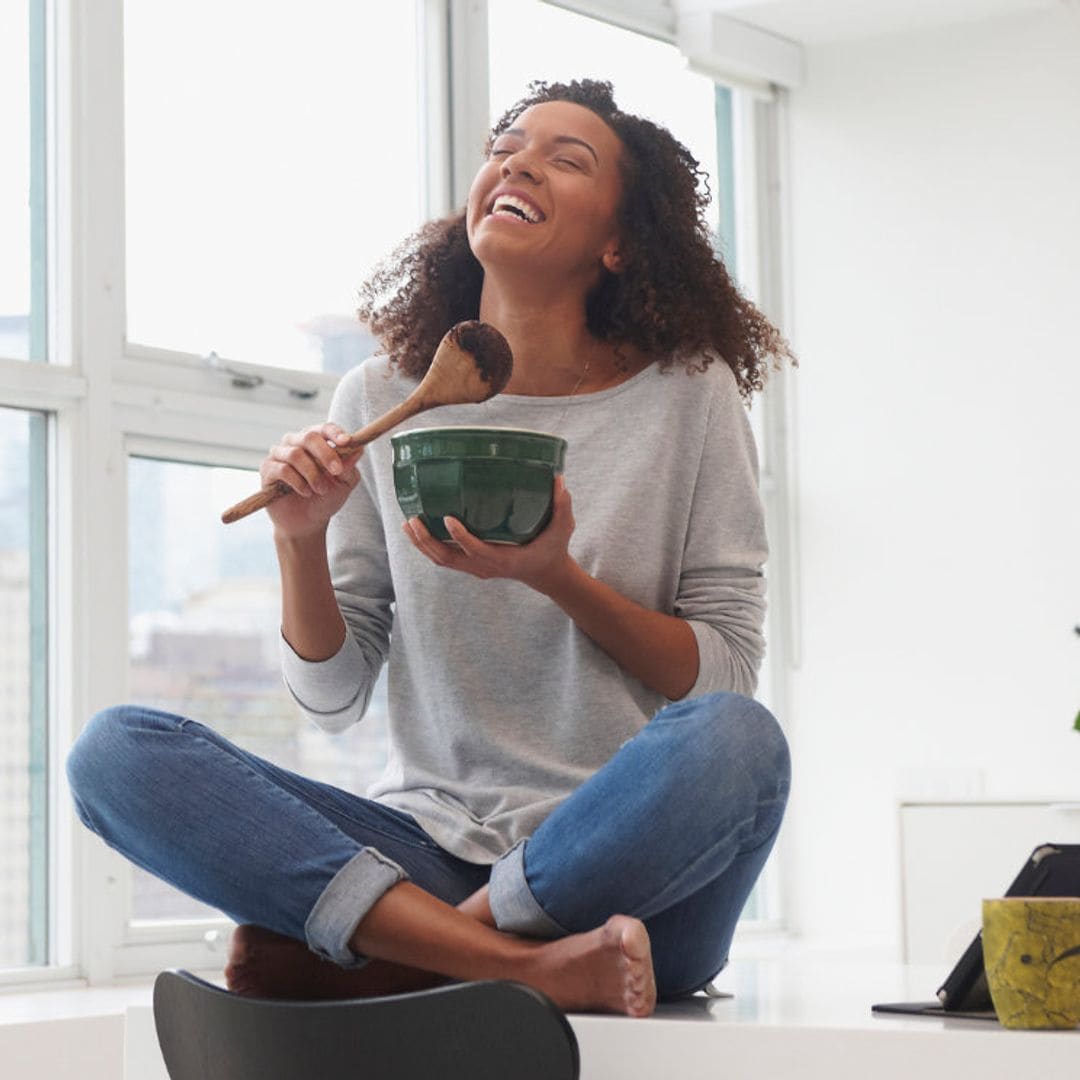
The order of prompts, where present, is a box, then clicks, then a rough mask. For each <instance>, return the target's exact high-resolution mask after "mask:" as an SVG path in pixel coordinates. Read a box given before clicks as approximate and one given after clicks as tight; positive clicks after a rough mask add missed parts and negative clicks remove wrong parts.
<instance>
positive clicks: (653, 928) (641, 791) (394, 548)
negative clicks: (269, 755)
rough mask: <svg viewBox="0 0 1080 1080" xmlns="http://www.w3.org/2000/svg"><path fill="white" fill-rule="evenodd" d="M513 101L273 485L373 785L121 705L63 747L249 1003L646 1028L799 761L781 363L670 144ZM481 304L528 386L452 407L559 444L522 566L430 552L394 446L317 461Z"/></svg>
mask: <svg viewBox="0 0 1080 1080" xmlns="http://www.w3.org/2000/svg"><path fill="white" fill-rule="evenodd" d="M529 91H530V93H529V95H528V96H527V97H526V98H525V99H524V100H523V101H521V102H519V103H518V104H517V105H516V106H514V107H513V108H512V109H510V110H509V111H508V112H507V113H506V115H505V116H504V117H503V118H502V119H501V120H500V121H499V123H498V124H496V125H495V128H494V130H493V131H492V133H491V136H490V139H489V142H488V146H487V150H486V155H485V160H484V162H483V164H482V165H481V167H480V170H479V172H478V173H477V175H476V178H475V180H474V181H473V185H472V188H471V190H470V193H469V199H468V205H467V207H466V208H465V210H464V212H463V213H459V214H456V215H454V216H452V217H449V218H447V219H444V220H440V221H435V222H432V223H429V224H428V225H427V226H425V227H424V228H423V229H421V230H420V232H419V233H418V234H417V235H416V236H414V237H412V238H410V239H409V240H408V241H407V242H406V243H405V244H404V245H403V246H402V247H401V248H400V249H399V250H398V251H397V252H396V253H395V255H394V256H393V258H392V259H391V260H389V261H388V262H387V263H386V264H385V265H384V266H383V267H382V268H381V269H380V270H379V271H378V272H377V273H376V274H375V276H374V277H373V278H372V280H371V281H370V282H368V283H367V285H366V286H365V289H364V294H363V306H362V308H361V315H362V317H364V318H365V319H366V320H367V321H368V323H369V324H370V326H371V328H372V329H373V331H374V332H375V333H376V334H377V335H378V336H379V339H380V341H381V344H382V350H381V352H380V354H378V355H376V356H375V357H373V358H372V359H370V360H369V361H367V362H366V363H365V364H363V365H361V367H360V368H358V369H357V370H355V371H353V372H351V373H350V374H349V375H347V376H346V377H345V378H344V379H342V381H341V384H340V386H339V388H338V391H337V393H336V396H335V398H334V403H333V406H332V408H331V414H330V420H329V421H328V422H327V423H325V424H322V425H319V426H317V427H315V428H311V429H308V430H306V431H302V432H297V433H294V434H290V435H287V436H285V437H284V438H283V439H282V441H281V443H280V445H278V446H276V447H275V448H274V449H273V450H272V451H271V453H270V455H269V456H268V458H267V459H266V461H265V462H264V464H263V468H262V479H263V483H264V484H269V483H272V482H274V481H277V480H284V481H285V482H286V483H287V484H289V486H290V487H292V488H293V489H294V491H295V492H296V493H297V496H298V497H294V498H289V499H282V500H279V501H278V502H276V503H275V504H273V506H272V508H271V509H270V511H269V513H270V515H271V517H272V519H273V523H274V539H275V543H276V546H277V552H278V558H279V562H280V566H281V578H282V594H283V611H282V623H281V631H282V653H283V666H284V675H285V681H286V683H287V685H288V687H289V689H290V691H291V693H292V694H293V696H294V697H295V698H296V700H297V702H298V703H299V705H300V706H301V708H302V709H303V710H304V711H305V712H306V713H307V715H308V716H310V717H311V719H312V720H314V721H315V723H317V724H318V725H319V726H320V727H322V728H324V729H326V730H327V731H330V732H338V731H341V730H343V729H344V728H346V727H348V726H349V725H351V724H354V723H356V722H357V721H359V720H361V719H362V717H363V715H364V712H365V710H366V707H367V704H368V700H369V698H370V695H371V689H372V686H373V685H374V683H375V680H376V678H377V676H378V674H379V672H380V670H381V668H382V666H383V664H384V663H388V664H389V738H390V751H389V762H388V765H387V767H386V770H385V772H384V774H383V776H382V777H381V779H380V780H379V781H378V782H377V783H376V784H375V786H374V787H373V789H372V790H371V791H370V792H369V797H368V798H361V797H359V796H356V795H352V794H349V793H346V792H344V791H341V790H338V789H335V788H332V787H330V786H328V785H325V784H322V783H318V782H316V781H313V780H311V779H308V778H306V777H303V776H298V775H296V774H294V773H290V772H287V771H286V770H284V769H281V768H279V767H277V766H275V765H273V764H271V763H269V762H267V761H264V760H262V759H259V758H257V757H255V756H254V755H252V754H249V753H247V752H245V751H243V750H240V749H239V748H237V747H235V746H233V745H232V744H231V743H229V742H227V741H226V740H225V739H223V738H222V737H221V736H219V735H217V734H216V733H215V732H213V731H211V730H208V729H207V728H205V727H203V726H202V725H200V724H197V723H195V722H193V721H191V720H187V719H184V718H182V717H176V716H171V715H167V714H164V713H159V712H155V711H152V710H148V709H143V708H139V707H135V706H125V707H120V708H115V709H110V710H106V711H105V712H104V713H101V714H99V715H98V716H96V717H95V718H94V719H93V720H92V721H91V722H90V723H89V725H88V726H87V728H86V730H85V731H84V733H83V734H82V736H81V737H80V739H79V741H78V743H77V744H76V746H75V748H74V749H73V751H72V754H71V757H70V759H69V766H68V772H69V776H70V779H71V785H72V791H73V793H74V796H75V800H76V804H77V808H78V811H79V814H80V816H81V818H82V820H83V821H84V822H85V823H86V824H87V825H88V826H89V827H90V828H91V829H93V830H94V831H95V832H97V833H99V834H100V835H101V836H102V837H103V838H104V839H105V840H106V842H108V843H109V844H110V845H112V846H114V847H115V848H117V849H118V850H120V851H121V852H123V853H124V854H125V855H126V856H127V857H128V858H130V859H131V860H132V861H134V862H136V863H138V864H139V865H141V866H143V867H145V868H147V869H148V870H150V871H151V872H153V873H155V874H157V875H158V876H160V877H162V878H164V879H166V880H167V881H169V882H171V883H172V884H173V885H175V886H176V887H178V888H180V889H183V890H184V891H186V892H188V893H190V894H191V895H193V896H195V897H197V898H199V899H200V900H203V901H205V902H207V903H210V904H213V905H214V906H216V907H218V908H219V909H221V910H222V911H224V912H225V913H226V914H228V915H229V916H230V917H232V918H234V919H235V920H236V921H237V922H239V923H241V924H242V925H241V926H240V928H239V929H238V930H237V932H236V934H235V935H234V939H233V946H232V954H231V957H230V962H229V965H228V967H227V969H226V977H227V981H228V983H229V985H230V987H231V988H232V989H234V990H236V991H237V992H240V993H247V994H258V995H263V996H276V997H314V998H317V997H341V996H349V995H360V994H367V993H385V992H388V991H399V990H404V989H409V988H414V987H415V988H419V987H421V986H428V985H433V984H435V983H437V982H439V981H445V980H448V979H464V980H468V979H484V978H508V979H515V980H518V981H521V982H525V983H528V984H530V985H532V986H535V987H537V988H538V989H540V990H542V991H545V992H546V993H547V994H548V995H550V997H552V998H553V999H554V1000H555V1002H556V1003H557V1004H559V1005H560V1006H562V1007H563V1008H565V1009H578V1010H602V1011H615V1012H622V1013H627V1014H629V1015H631V1016H646V1015H648V1014H649V1013H650V1012H651V1011H652V1010H653V1008H654V1005H655V1002H656V1000H657V997H658V996H659V997H660V998H673V997H678V996H681V995H685V994H689V993H693V992H694V991H696V990H699V989H701V988H702V987H704V986H706V985H707V984H708V983H709V981H710V980H711V979H712V978H713V976H714V975H716V973H717V972H718V971H720V969H721V968H723V966H724V964H725V963H726V961H727V955H728V948H729V945H730V943H731V939H732V935H733V932H734V928H735V923H736V921H737V919H738V917H739V913H740V911H741V910H742V908H743V905H744V903H745V901H746V898H747V896H748V895H749V893H750V890H751V888H752V886H753V884H754V881H755V880H756V879H757V877H758V874H759V873H760V871H761V869H762V866H763V865H764V863H765V860H766V858H767V857H768V855H769V852H770V850H771V848H772V845H773V842H774V840H775V837H776V833H777V830H778V828H779V826H780V821H781V818H782V816H783V812H784V807H785V803H786V799H787V792H788V784H789V760H788V752H787V746H786V743H785V740H784V737H783V735H782V734H781V731H780V728H779V726H778V725H777V723H776V721H775V720H774V719H773V717H772V716H771V715H770V714H769V713H768V712H767V711H766V709H764V708H763V707H762V706H761V705H759V704H757V703H756V702H755V701H754V700H753V698H752V695H753V693H754V690H755V686H756V682H757V670H758V667H759V664H760V661H761V656H762V653H763V649H764V642H763V639H762V623H763V617H764V607H765V601H764V592H765V583H764V578H763V575H762V566H763V563H764V561H765V558H766V541H765V533H764V527H763V516H762V509H761V504H760V500H759V498H758V493H757V460H756V456H755V450H754V445H753V440H752V437H751V434H750V431H749V425H748V423H747V419H746V415H745V410H744V401H745V400H747V399H749V397H750V395H751V394H752V393H753V392H755V391H757V390H760V389H761V387H762V384H763V380H764V376H765V374H766V370H767V367H768V362H769V359H770V358H773V359H775V360H777V361H779V360H780V359H783V358H785V357H789V356H790V354H789V352H788V348H787V345H786V343H785V342H784V341H783V339H782V338H781V337H780V335H779V334H778V332H777V331H776V330H775V328H774V327H772V326H771V325H770V324H769V323H768V321H767V320H766V319H765V318H764V317H763V316H762V315H761V313H760V312H758V311H757V310H756V309H755V308H754V307H753V306H752V305H751V304H750V303H749V302H748V301H747V300H746V299H744V298H743V297H742V296H740V294H739V293H738V292H737V290H736V289H735V287H734V286H733V284H732V282H731V280H730V278H729V276H728V274H727V272H726V270H725V268H724V267H723V265H722V264H721V262H720V261H719V260H718V259H717V258H716V256H715V254H714V251H713V248H712V245H711V243H710V237H709V233H708V229H707V227H706V225H705V223H704V217H703V210H704V207H705V205H706V202H707V198H708V195H707V191H700V190H699V188H698V182H699V180H700V179H701V177H702V174H701V170H700V169H699V167H698V164H697V162H696V161H695V160H694V158H693V157H692V156H691V155H690V153H689V152H688V151H687V150H686V149H685V147H683V146H682V145H681V144H680V143H678V142H677V141H676V140H675V139H674V138H673V137H672V136H671V135H670V133H669V132H668V131H666V130H665V129H664V128H661V127H659V126H657V125H655V124H653V123H651V122H650V121H648V120H644V119H641V118H639V117H635V116H633V115H630V114H627V113H624V112H621V111H620V110H619V109H618V108H617V107H616V105H615V103H614V101H613V99H612V96H611V86H610V84H608V83H600V82H595V81H592V80H584V81H581V82H573V83H570V84H553V85H548V84H545V83H533V84H531V85H530V87H529ZM466 319H481V320H483V321H484V322H487V323H490V324H492V325H493V326H495V327H497V328H498V329H499V330H500V331H501V332H502V333H503V335H504V336H505V337H506V339H507V340H508V342H509V343H510V346H511V349H512V350H513V355H514V367H513V375H512V378H511V381H510V384H509V385H508V386H507V388H506V391H505V393H503V394H502V395H501V396H499V397H496V398H493V399H491V400H490V401H489V402H487V403H486V404H485V405H484V406H482V407H481V412H478V411H477V407H476V406H452V407H449V408H447V409H445V410H443V412H442V415H441V416H440V418H439V422H440V423H441V424H445V425H452V424H475V423H477V422H481V423H484V424H493V425H499V426H506V427H519V428H534V429H541V430H548V431H553V432H554V433H556V434H558V435H561V436H563V437H564V438H565V439H567V441H568V443H569V452H568V457H567V466H566V473H565V481H564V480H562V479H560V480H559V481H558V482H557V484H556V493H555V503H554V514H553V518H552V520H551V523H550V524H549V525H548V527H547V528H546V529H545V530H544V531H543V532H542V533H541V534H540V535H539V536H538V537H537V538H536V539H535V540H533V541H532V542H531V543H529V544H527V545H524V546H522V547H506V546H495V545H489V544H485V543H483V542H481V541H479V540H477V539H476V538H474V537H473V536H472V535H471V534H469V533H468V532H467V531H466V530H465V529H464V527H463V526H461V525H460V523H458V522H456V521H453V520H449V521H448V528H449V531H450V534H451V536H452V538H453V539H454V541H456V544H455V545H451V544H446V543H442V542H440V541H438V540H436V539H434V538H433V537H432V536H431V535H430V534H429V533H428V532H427V530H425V528H424V526H423V525H422V524H421V523H420V521H419V520H411V521H405V522H402V519H401V514H400V511H399V510H398V508H397V503H396V499H395V495H394V486H393V479H392V473H391V450H390V447H389V446H388V445H387V443H386V442H378V443H376V444H374V445H372V446H371V447H369V448H368V450H367V452H366V453H365V454H364V455H363V456H362V458H361V459H360V462H359V465H358V466H353V467H349V468H346V469H342V466H341V464H340V462H339V458H338V455H337V454H336V453H335V452H334V451H333V449H332V446H331V443H332V442H333V443H337V444H339V445H341V444H345V445H347V439H348V436H347V434H346V432H348V431H350V430H355V429H357V428H359V427H361V426H363V425H364V424H365V423H366V422H367V421H369V420H370V419H372V418H374V417H375V416H378V415H380V414H382V413H383V412H384V411H385V410H387V409H388V408H390V407H391V406H392V405H395V404H397V403H398V402H399V401H401V400H402V399H403V398H405V397H406V396H407V395H408V393H409V391H410V390H411V389H412V388H413V387H414V386H415V385H416V382H417V380H418V379H420V378H421V377H422V376H423V374H424V372H425V371H426V369H427V366H428V365H429V364H430V362H431V357H432V356H433V355H434V352H435V347H436V345H437V344H438V342H439V340H440V339H441V338H442V336H443V334H444V333H445V332H446V331H447V330H448V329H449V328H450V327H451V326H452V325H454V324H455V323H457V322H459V321H463V320H466ZM481 413H482V415H481ZM406 426H410V425H406ZM411 426H422V424H420V423H419V422H414V423H413V424H412V425H411ZM571 492H572V493H573V504H571Z"/></svg>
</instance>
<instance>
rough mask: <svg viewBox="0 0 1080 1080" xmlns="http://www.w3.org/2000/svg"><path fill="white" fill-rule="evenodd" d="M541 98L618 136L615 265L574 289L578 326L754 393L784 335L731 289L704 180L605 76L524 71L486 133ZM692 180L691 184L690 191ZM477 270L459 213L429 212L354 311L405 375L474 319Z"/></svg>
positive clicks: (782, 348) (786, 351) (415, 372)
mask: <svg viewBox="0 0 1080 1080" xmlns="http://www.w3.org/2000/svg"><path fill="white" fill-rule="evenodd" d="M548 101H567V102H572V103H574V104H577V105H583V106H584V107H585V108H587V109H590V110H591V111H592V112H594V113H596V115H597V116H599V117H600V118H601V119H602V120H603V121H604V122H605V123H606V124H607V125H608V126H609V127H610V128H611V129H612V130H613V131H614V132H615V134H616V135H617V136H618V138H619V140H620V141H621V143H622V147H623V151H624V152H623V153H622V154H621V155H620V162H619V166H620V171H621V179H622V199H621V205H620V206H619V208H618V223H619V226H620V235H621V245H620V251H621V254H622V256H623V265H624V269H623V270H622V271H621V272H619V273H612V272H610V271H608V270H607V269H604V268H602V270H601V275H600V280H599V281H598V282H597V284H596V285H595V286H594V287H593V288H592V290H591V291H590V292H589V294H588V296H587V297H586V306H585V311H586V325H587V328H588V330H589V332H590V333H591V334H592V335H593V336H594V337H595V338H597V339H599V340H601V341H606V342H610V343H611V344H612V345H613V346H614V347H615V352H616V357H617V358H619V359H620V360H622V359H624V358H623V357H622V354H621V353H620V352H619V346H620V345H630V346H632V347H636V348H638V349H640V350H641V351H642V352H643V353H644V354H646V355H648V356H654V357H657V362H658V363H659V364H660V366H661V368H670V367H672V366H674V365H682V366H684V367H685V368H686V369H688V370H689V371H703V370H705V368H707V367H708V365H709V364H711V363H712V362H713V361H715V360H718V359H719V360H722V361H723V362H724V363H726V364H727V365H728V366H729V367H730V368H731V370H732V372H733V373H734V375H735V378H736V381H737V382H738V385H739V391H740V393H741V394H742V396H743V398H744V399H745V400H747V401H749V399H750V397H751V395H752V394H753V393H754V392H755V391H758V390H761V389H762V387H763V385H764V382H765V376H766V374H767V371H768V366H769V365H768V361H769V358H770V357H771V358H773V361H774V366H778V365H779V363H780V361H781V360H783V359H785V358H786V359H788V360H791V361H792V362H793V363H794V362H796V361H795V357H794V356H793V355H792V353H791V350H790V347H789V346H788V343H787V342H786V341H785V340H784V338H783V337H782V336H781V334H780V332H779V331H778V330H777V329H776V327H774V326H773V325H772V324H771V323H770V322H769V320H768V319H766V318H765V316H764V315H763V314H762V313H761V312H760V311H759V310H758V309H757V308H756V307H755V306H754V305H753V304H752V303H751V302H750V301H749V300H747V299H746V298H745V297H744V296H742V295H741V294H740V293H739V291H738V289H737V288H736V287H735V284H734V283H733V282H732V280H731V277H730V276H729V275H728V272H727V270H726V268H725V267H724V264H723V262H722V261H721V260H720V259H719V257H718V256H717V254H716V252H715V250H714V247H713V243H712V238H711V236H710V233H709V228H708V225H707V223H706V221H705V214H704V212H705V208H706V207H707V206H708V203H709V198H710V196H709V186H708V177H707V174H706V172H705V170H704V169H702V168H701V166H700V165H699V163H698V161H697V160H696V159H695V158H694V156H693V155H692V154H691V153H690V151H689V150H687V148H686V147H685V146H683V144H682V143H680V142H679V141H678V140H677V139H676V138H675V137H674V136H673V135H672V134H671V133H670V132H669V131H668V130H667V128H664V127H661V126H660V125H658V124H655V123H653V122H652V121H650V120H646V119H644V118H642V117H639V116H634V115H632V114H630V113H624V112H622V111H621V110H620V109H619V108H618V107H617V106H616V104H615V100H614V97H613V92H612V85H611V83H610V82H601V81H598V80H595V79H581V80H576V79H575V80H574V81H572V82H570V83H551V84H548V83H547V82H544V81H542V80H536V81H533V82H531V83H529V85H528V93H527V95H526V96H525V97H524V98H522V99H521V100H520V101H518V102H517V103H516V104H515V105H513V106H511V107H510V108H509V109H508V110H507V111H506V112H505V113H504V114H503V116H502V118H501V119H500V120H499V121H498V122H497V123H496V124H495V126H494V128H493V129H492V131H491V133H490V135H489V136H488V140H487V144H486V146H485V156H486V155H487V154H488V153H490V150H491V146H492V143H493V142H494V141H495V139H496V138H497V137H498V135H500V134H501V133H502V132H503V131H505V130H506V129H507V128H508V127H509V126H510V124H511V123H512V122H513V120H514V119H515V118H516V117H517V116H519V115H520V114H521V113H522V112H523V111H524V110H525V109H527V108H529V107H530V106H532V105H539V104H542V103H543V102H548ZM699 183H700V188H699ZM483 281H484V270H483V267H482V266H481V265H480V263H479V261H478V260H477V258H476V256H475V255H474V254H473V253H472V250H471V248H470V247H469V241H468V237H467V235H466V230H465V213H464V211H462V212H459V213H455V214H452V215H450V216H448V217H445V218H441V219H438V220H434V221H430V222H428V223H427V224H426V225H424V226H423V227H421V228H420V229H419V230H418V231H417V232H416V233H414V234H413V235H411V236H410V237H408V238H407V239H406V240H405V241H404V242H403V243H402V244H400V245H399V246H398V247H397V248H396V249H395V250H394V251H393V252H392V253H391V255H390V256H389V257H388V258H387V259H386V260H384V261H383V262H382V263H380V265H379V266H378V267H376V269H375V271H374V273H373V274H372V275H371V276H370V277H369V278H368V280H367V281H366V282H365V283H364V284H363V285H362V286H361V287H360V307H359V308H358V312H357V313H358V315H359V316H360V318H361V319H362V320H363V321H364V322H366V323H367V324H368V326H369V328H370V330H371V332H372V333H373V334H374V335H375V336H376V337H377V338H378V339H379V341H380V344H381V350H380V351H382V352H385V353H387V354H388V355H389V357H390V359H391V362H392V363H394V364H396V365H397V366H398V367H399V368H400V369H401V370H402V371H404V372H405V373H406V374H407V375H410V376H411V377H413V378H416V379H420V378H422V377H423V375H424V373H425V372H426V371H427V369H428V367H429V366H430V364H431V360H432V357H433V356H434V354H435V350H436V348H437V346H438V344H439V341H440V340H441V339H442V337H443V335H444V334H445V333H446V332H447V330H449V329H450V327H451V326H453V325H454V324H455V323H458V322H461V321H463V320H466V319H478V318H479V317H480V316H479V311H480V291H481V287H482V285H483Z"/></svg>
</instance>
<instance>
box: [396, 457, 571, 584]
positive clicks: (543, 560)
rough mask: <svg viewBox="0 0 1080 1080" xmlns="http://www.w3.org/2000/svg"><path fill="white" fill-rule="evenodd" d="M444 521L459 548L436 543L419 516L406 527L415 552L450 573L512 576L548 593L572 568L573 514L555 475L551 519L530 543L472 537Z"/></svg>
mask: <svg viewBox="0 0 1080 1080" xmlns="http://www.w3.org/2000/svg"><path fill="white" fill-rule="evenodd" d="M443 521H444V523H445V525H446V528H447V531H448V532H449V533H450V536H451V537H452V538H453V540H454V541H455V542H456V545H457V546H455V545H453V544H447V543H443V542H442V541H441V540H436V539H435V537H433V536H432V535H431V533H430V532H428V530H427V529H426V528H424V524H423V522H422V521H421V520H420V519H419V518H411V519H410V520H409V521H406V522H405V524H404V526H403V528H404V530H405V535H406V536H407V537H408V538H409V539H410V540H411V541H412V543H413V546H414V547H415V548H416V549H417V551H419V552H421V553H422V554H423V555H426V556H427V557H428V558H429V559H430V560H431V561H432V562H433V563H435V564H436V565H437V566H443V567H446V568H447V569H448V570H460V571H462V572H463V573H466V574H472V575H473V577H478V578H508V579H510V580H512V581H520V582H522V583H523V584H525V585H528V586H529V587H530V588H533V589H536V590H537V591H538V592H543V593H546V592H548V591H549V590H551V589H552V588H553V587H554V586H555V583H556V582H557V581H558V580H559V578H560V576H561V575H562V574H563V573H564V572H565V571H566V570H567V569H568V568H569V567H570V566H571V565H572V564H573V559H572V558H571V555H570V551H569V545H570V537H571V535H572V534H573V531H574V511H573V507H572V506H571V502H570V492H568V491H567V490H566V483H565V481H564V480H563V478H562V477H561V476H556V477H555V493H554V497H553V500H552V511H551V521H549V522H548V524H547V527H546V528H545V529H544V531H543V532H542V533H540V535H539V536H537V537H535V538H534V539H533V540H530V541H529V543H527V544H522V545H515V544H488V543H486V542H485V541H483V540H478V539H477V538H476V537H475V536H473V534H472V533H471V532H469V530H468V529H466V528H465V526H464V525H462V524H461V522H460V521H458V520H457V519H456V518H451V517H448V518H444V519H443Z"/></svg>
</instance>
